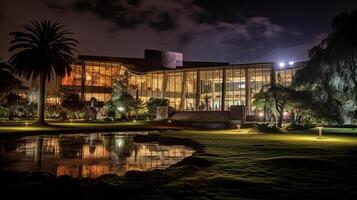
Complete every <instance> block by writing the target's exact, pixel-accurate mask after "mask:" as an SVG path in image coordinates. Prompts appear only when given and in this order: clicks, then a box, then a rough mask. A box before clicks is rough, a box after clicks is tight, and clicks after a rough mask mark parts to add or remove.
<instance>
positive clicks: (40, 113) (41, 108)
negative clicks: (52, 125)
mask: <svg viewBox="0 0 357 200" xmlns="http://www.w3.org/2000/svg"><path fill="white" fill-rule="evenodd" d="M45 89H46V76H45V74H41V75H40V92H39V100H38V106H37V122H36V124H38V125H45V124H46V123H45Z"/></svg>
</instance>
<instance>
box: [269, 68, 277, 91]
mask: <svg viewBox="0 0 357 200" xmlns="http://www.w3.org/2000/svg"><path fill="white" fill-rule="evenodd" d="M274 67H275V66H274V63H272V64H271V73H270V80H271V81H270V84H271V86H273V85H275V84H276V80H275V69H274Z"/></svg>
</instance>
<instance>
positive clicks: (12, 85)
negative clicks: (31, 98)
mask: <svg viewBox="0 0 357 200" xmlns="http://www.w3.org/2000/svg"><path fill="white" fill-rule="evenodd" d="M25 89H27V87H25V86H23V85H22V81H20V80H19V79H18V78H16V77H15V76H14V75H13V74H12V72H11V67H10V66H9V65H7V64H5V63H4V62H1V61H0V99H1V98H3V97H5V96H6V95H8V94H9V93H10V92H13V91H14V90H25Z"/></svg>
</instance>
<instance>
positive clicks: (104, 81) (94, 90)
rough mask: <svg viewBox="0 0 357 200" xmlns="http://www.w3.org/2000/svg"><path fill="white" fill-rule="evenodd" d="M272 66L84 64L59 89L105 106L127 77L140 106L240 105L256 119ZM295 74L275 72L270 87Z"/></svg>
mask: <svg viewBox="0 0 357 200" xmlns="http://www.w3.org/2000/svg"><path fill="white" fill-rule="evenodd" d="M273 65H274V64H273V63H258V64H239V65H228V66H216V67H195V66H192V67H190V68H188V67H183V68H182V67H178V68H177V69H166V68H163V69H162V70H155V71H149V72H145V73H139V72H134V71H133V70H129V68H128V67H126V66H125V65H124V64H121V63H119V62H114V61H93V60H83V61H81V62H77V63H76V64H73V65H72V67H73V70H72V73H71V75H70V76H66V77H64V78H63V79H62V84H61V86H62V87H65V88H70V89H74V90H75V91H76V92H78V93H79V94H80V96H81V98H82V99H83V100H85V101H90V99H91V98H92V97H94V98H96V99H97V100H98V101H102V102H106V101H108V100H110V99H111V86H112V82H113V80H114V79H115V78H116V77H117V76H118V75H119V74H123V73H124V72H125V71H128V72H129V74H130V81H129V85H130V86H129V90H130V93H131V95H133V96H134V97H136V96H138V97H139V98H141V99H142V100H144V101H147V100H149V98H151V97H154V98H166V99H168V100H169V104H170V106H171V107H173V108H174V110H177V111H222V110H225V111H227V110H230V108H231V106H233V105H245V106H246V107H247V112H248V113H247V114H255V112H256V110H255V108H254V107H253V106H252V102H253V101H254V99H253V97H254V94H256V93H258V92H259V91H260V89H261V88H262V87H263V86H264V85H267V84H271V83H272V72H273V71H274V70H272V69H273V67H274V66H273ZM295 72H296V69H284V70H277V71H276V72H275V73H274V74H275V75H274V76H275V77H274V78H275V81H276V82H277V83H280V84H283V85H290V84H291V81H292V77H293V75H294V74H295Z"/></svg>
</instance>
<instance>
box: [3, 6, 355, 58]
mask: <svg viewBox="0 0 357 200" xmlns="http://www.w3.org/2000/svg"><path fill="white" fill-rule="evenodd" d="M356 8H357V0H355V1H353V0H348V1H347V0H335V1H329V0H325V1H322V0H299V1H268V0H267V1H263V0H261V1H259V0H244V1H240V0H231V1H229V0H181V1H180V0H102V1H100V0H0V47H1V48H0V57H2V58H3V59H5V60H6V59H7V58H8V57H9V53H8V52H7V49H8V47H9V42H10V39H11V38H10V36H9V32H11V31H17V30H21V28H22V27H21V26H22V25H23V24H25V23H28V22H29V21H31V20H37V19H50V20H53V21H56V22H60V23H62V24H64V25H65V26H66V28H68V29H69V30H71V31H72V32H74V33H75V36H74V37H75V38H76V39H78V40H79V41H80V45H79V50H80V53H81V54H89V55H101V56H120V57H143V56H144V55H143V54H144V49H145V48H151V49H161V50H171V51H179V52H183V53H184V59H185V60H200V61H227V62H230V63H245V62H261V61H277V62H278V61H288V60H294V61H299V60H304V59H306V56H307V50H308V49H309V48H311V47H312V46H313V45H314V44H316V43H318V42H319V41H320V40H321V39H322V38H323V37H325V36H326V35H327V33H329V32H330V23H331V19H332V18H333V17H334V16H335V15H337V14H339V13H341V12H346V11H348V12H349V11H351V10H353V9H356Z"/></svg>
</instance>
